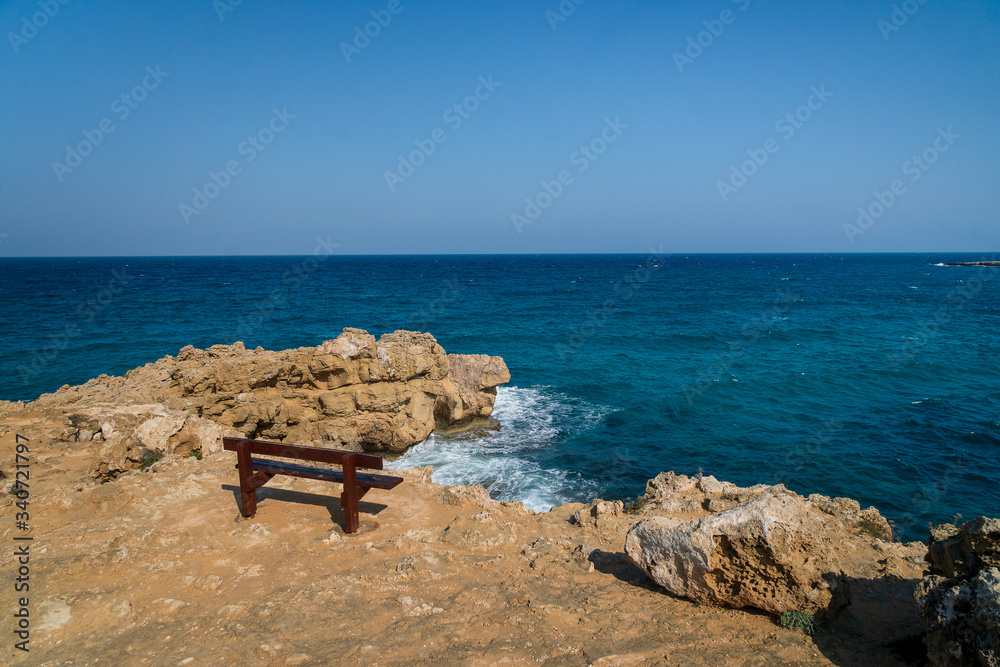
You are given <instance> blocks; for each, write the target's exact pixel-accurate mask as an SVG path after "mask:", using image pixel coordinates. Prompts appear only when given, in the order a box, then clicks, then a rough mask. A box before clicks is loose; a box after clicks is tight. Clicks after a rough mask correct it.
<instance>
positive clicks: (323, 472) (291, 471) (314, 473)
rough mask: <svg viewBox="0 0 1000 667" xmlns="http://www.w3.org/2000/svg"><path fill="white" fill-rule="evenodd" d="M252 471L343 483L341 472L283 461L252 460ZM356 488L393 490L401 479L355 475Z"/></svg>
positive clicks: (367, 474) (366, 474)
mask: <svg viewBox="0 0 1000 667" xmlns="http://www.w3.org/2000/svg"><path fill="white" fill-rule="evenodd" d="M253 469H254V470H259V471H263V472H273V473H276V474H279V475H288V476H290V477H303V478H305V479H318V480H320V481H324V482H338V483H341V484H342V483H343V482H344V473H343V471H341V470H328V469H325V468H313V467H310V466H300V465H296V464H294V463H285V462H284V461H269V460H268V459H253ZM356 479H357V482H358V486H362V487H368V488H372V489H386V490H389V489H394V488H396V487H397V486H399V485H400V484H401V483H402V481H403V478H402V477H390V476H388V475H373V474H370V473H357V475H356Z"/></svg>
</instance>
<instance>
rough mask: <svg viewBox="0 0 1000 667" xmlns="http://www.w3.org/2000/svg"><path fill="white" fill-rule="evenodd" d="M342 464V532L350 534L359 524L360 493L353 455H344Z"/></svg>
mask: <svg viewBox="0 0 1000 667" xmlns="http://www.w3.org/2000/svg"><path fill="white" fill-rule="evenodd" d="M342 465H343V469H344V482H343V483H344V491H343V493H341V494H340V507H341V509H343V510H344V532H345V533H348V534H350V533H356V532H358V528H359V527H360V526H361V521H360V518H359V517H358V501H359V500H360V499H361V494H359V493H358V491H359V489H358V480H357V474H356V469H355V465H354V456H353V455H352V454H347V455H346V456H344V459H343V462H342Z"/></svg>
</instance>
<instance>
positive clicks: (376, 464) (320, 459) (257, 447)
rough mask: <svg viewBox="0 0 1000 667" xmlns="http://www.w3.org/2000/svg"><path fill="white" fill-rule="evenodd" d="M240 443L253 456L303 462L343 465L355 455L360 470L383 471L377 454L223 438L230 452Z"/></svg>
mask: <svg viewBox="0 0 1000 667" xmlns="http://www.w3.org/2000/svg"><path fill="white" fill-rule="evenodd" d="M240 442H246V443H248V445H249V446H248V449H249V451H250V452H251V453H252V454H263V455H264V456H281V457H284V458H290V459H299V460H301V461H315V462H317V463H334V464H341V463H343V459H344V455H346V454H353V455H354V465H355V466H357V467H358V468H368V469H369V470H382V457H381V456H376V455H375V454H359V453H358V452H345V451H343V450H340V449H325V448H323V447H306V446H303V445H286V444H283V443H280V442H267V441H264V440H248V439H245V438H223V439H222V446H223V448H224V449H226V450H228V451H231V452H232V451H236V448H237V445H238V444H239V443H240Z"/></svg>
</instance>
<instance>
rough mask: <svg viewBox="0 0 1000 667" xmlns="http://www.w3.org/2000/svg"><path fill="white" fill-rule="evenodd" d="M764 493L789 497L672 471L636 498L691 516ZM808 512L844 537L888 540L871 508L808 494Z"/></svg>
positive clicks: (649, 507) (652, 507) (778, 488)
mask: <svg viewBox="0 0 1000 667" xmlns="http://www.w3.org/2000/svg"><path fill="white" fill-rule="evenodd" d="M765 494H772V495H773V494H790V495H796V497H801V496H797V494H793V493H792V492H791V491H789V490H788V489H787V488H785V486H784V485H783V484H778V485H775V486H768V485H766V484H757V485H756V486H749V487H741V486H737V485H736V484H733V483H732V482H720V481H719V480H717V479H715V477H712V476H701V475H699V476H697V477H688V476H686V475H676V474H674V473H673V472H661V473H660V474H659V475H657V476H656V477H655V478H653V479H651V480H649V481H648V482H647V483H646V493H645V495H643V496H641V497H640V498H639V504H640V505H641V506H642V507H643V508H645V510H646V511H647V512H648V511H653V512H658V513H663V514H681V515H691V514H700V513H701V512H702V511H708V512H721V511H725V510H728V509H732V508H734V507H736V506H737V505H739V504H741V503H745V502H747V501H749V500H753V499H755V498H759V497H761V496H762V495H765ZM806 501H807V502H808V504H809V506H810V508H811V509H814V510H817V511H819V512H821V513H823V514H825V515H827V516H825V517H823V522H824V523H827V524H830V525H831V526H832V527H833V528H834V529H835V530H837V531H839V532H841V533H842V534H843V535H845V536H854V535H858V534H864V535H867V536H869V537H872V538H877V539H880V540H883V541H886V542H888V541H890V540H891V539H892V528H891V527H890V526H889V522H888V521H886V520H885V518H884V517H883V516H882V515H881V514H880V513H879V511H878V510H877V509H875V508H874V507H869V508H867V509H861V503H859V502H858V501H856V500H853V499H851V498H830V497H828V496H822V495H819V494H812V495H810V496H809V497H808V498H806Z"/></svg>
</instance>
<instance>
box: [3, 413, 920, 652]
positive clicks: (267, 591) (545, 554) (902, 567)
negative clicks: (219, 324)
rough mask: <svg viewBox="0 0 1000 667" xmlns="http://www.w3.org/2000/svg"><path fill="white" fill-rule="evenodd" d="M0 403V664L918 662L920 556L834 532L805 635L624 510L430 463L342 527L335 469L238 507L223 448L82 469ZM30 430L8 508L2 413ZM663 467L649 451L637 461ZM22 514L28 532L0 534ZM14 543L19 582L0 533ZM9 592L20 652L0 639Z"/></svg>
mask: <svg viewBox="0 0 1000 667" xmlns="http://www.w3.org/2000/svg"><path fill="white" fill-rule="evenodd" d="M58 426H59V425H58V424H42V423H32V422H23V423H11V421H10V420H7V421H6V422H3V421H0V434H2V435H0V471H2V472H3V473H4V474H5V476H6V477H5V478H4V479H2V480H0V483H2V485H3V492H4V493H3V495H0V534H2V539H3V545H4V546H3V551H2V554H3V557H2V563H3V567H2V571H3V573H4V574H3V576H4V577H5V578H6V581H4V582H0V588H2V590H3V596H2V598H0V602H2V604H3V609H4V610H5V612H4V620H3V622H2V627H0V630H2V632H0V636H2V637H4V645H3V646H2V647H0V662H4V663H9V664H13V665H22V664H23V665H40V666H49V665H51V666H55V665H98V664H101V665H196V666H200V665H421V664H432V663H433V664H455V665H475V666H483V667H485V666H487V665H550V666H555V665H581V666H582V665H602V666H612V665H614V666H621V667H625V666H632V665H678V666H680V665H684V666H687V665H713V666H732V667H736V666H751V665H753V666H757V665H760V666H763V665H840V666H847V665H857V666H862V665H863V666H866V667H867V666H875V665H908V664H913V665H920V664H923V660H922V658H921V642H920V639H919V637H917V636H918V635H919V633H920V632H921V626H920V622H919V620H918V619H917V616H916V613H915V608H914V604H913V601H912V598H911V591H912V588H913V586H914V585H915V583H916V581H917V580H918V579H919V577H920V576H921V565H920V564H919V562H918V561H919V559H918V558H914V555H913V548H912V547H911V548H910V550H909V551H907V550H906V549H904V548H903V547H902V545H890V544H886V543H883V542H880V541H877V540H873V539H871V538H867V537H863V536H859V537H857V538H852V539H851V540H850V543H849V544H845V545H843V554H842V560H843V561H844V562H845V563H847V564H848V574H849V575H851V576H852V577H854V581H853V582H852V586H851V589H852V593H853V600H854V602H853V604H852V605H851V606H850V607H848V608H847V609H846V610H845V611H844V612H842V613H841V614H840V615H839V616H838V617H837V618H835V619H834V620H833V621H832V622H831V623H830V624H829V625H828V626H827V627H824V628H822V629H821V630H820V632H819V633H818V634H816V635H815V636H813V637H808V636H806V635H804V634H802V633H800V632H794V631H790V630H786V629H784V628H782V627H780V626H779V625H777V624H776V623H775V621H774V619H773V618H772V617H770V616H768V615H765V614H763V613H757V612H754V611H752V610H731V609H718V608H711V607H707V606H703V605H702V606H699V605H697V604H695V603H692V602H689V601H687V600H683V599H679V598H676V597H673V596H671V595H669V594H667V593H666V592H664V591H663V589H661V588H659V587H658V586H656V585H655V584H654V583H653V582H652V581H651V580H649V579H648V578H647V577H646V576H645V575H644V574H643V573H642V572H641V571H639V570H638V569H637V568H635V567H634V566H633V565H631V564H630V563H629V562H628V561H627V560H626V559H625V556H624V553H623V547H624V542H625V533H626V531H627V530H628V528H629V527H630V526H631V525H633V524H634V523H635V522H636V521H637V517H635V516H630V515H621V516H617V517H609V518H606V519H602V520H599V521H598V522H597V524H596V525H586V526H580V525H575V524H574V523H573V522H572V521H571V517H572V515H573V514H574V512H576V511H577V510H578V509H580V508H581V507H583V506H582V505H578V504H577V505H565V506H562V507H558V508H556V509H554V510H552V511H551V512H546V513H539V514H536V513H532V512H529V511H527V510H525V509H524V508H523V506H521V505H520V504H517V503H497V502H493V501H491V500H489V499H488V496H486V495H485V492H483V491H482V489H477V488H468V487H443V486H440V485H437V484H432V483H430V481H429V477H430V475H429V471H428V470H426V469H413V470H411V471H407V472H405V473H404V476H405V477H406V482H405V483H403V484H401V485H400V486H398V487H397V488H396V489H395V490H393V491H377V490H376V491H371V492H369V494H368V495H367V496H365V498H364V500H363V501H362V504H361V511H362V527H361V531H360V532H359V533H357V534H354V535H351V536H344V534H343V531H342V529H341V526H342V525H343V515H342V513H341V510H340V504H339V500H338V495H339V493H340V487H339V485H335V484H328V483H324V482H316V481H309V480H300V479H293V478H288V477H277V478H275V479H274V480H273V481H272V482H271V483H270V484H269V485H268V486H267V487H265V488H264V489H262V490H261V491H259V492H258V497H259V498H260V502H259V509H258V514H257V516H256V517H255V518H253V519H249V520H248V519H243V518H241V517H240V516H239V509H238V503H237V497H238V487H237V484H238V480H237V475H236V471H235V469H234V464H235V455H233V454H231V453H229V452H223V453H221V454H218V455H215V456H212V457H206V458H205V460H197V459H195V458H176V457H168V458H166V459H163V460H162V461H160V462H158V463H156V464H155V465H153V466H152V467H151V468H149V469H148V470H146V471H134V472H131V473H128V474H126V475H124V476H122V477H120V478H119V479H117V480H116V481H113V482H110V483H107V484H103V485H102V484H98V483H96V482H94V481H93V480H92V479H91V478H89V476H88V474H87V467H88V463H89V461H90V456H91V447H92V446H93V445H92V443H85V442H79V443H77V442H70V443H67V442H53V441H52V440H51V437H52V436H53V434H57V433H58ZM16 433H22V434H23V435H25V436H26V437H28V438H30V439H31V440H30V443H29V449H30V452H29V454H28V456H29V459H30V464H29V465H30V485H31V486H30V490H31V496H30V499H29V509H30V530H28V531H24V530H19V529H18V528H17V525H16V513H17V512H19V511H21V509H19V508H18V507H16V506H15V502H16V500H17V499H16V498H14V497H13V496H11V495H10V494H9V493H8V492H7V491H8V488H9V486H10V483H11V482H12V481H13V479H14V470H13V468H14V461H15V452H14V446H15V435H16ZM658 472H659V471H657V470H651V471H649V476H650V477H653V476H654V475H655V474H656V473H658ZM18 536H20V537H26V536H30V537H32V538H33V539H32V540H31V541H30V542H26V541H23V540H22V541H15V540H14V538H15V537H18ZM24 543H28V544H30V591H29V592H28V593H23V592H22V593H16V592H15V591H14V583H15V581H14V580H15V577H16V576H17V568H18V566H19V564H18V562H17V557H16V556H15V555H14V554H15V548H16V546H18V545H22V544H24ZM25 595H27V596H28V598H29V607H28V608H29V611H30V643H29V647H30V652H29V653H24V652H23V651H19V650H16V649H15V647H14V644H15V642H16V641H18V639H17V638H16V636H15V635H14V634H13V631H14V630H15V629H16V627H15V623H16V620H17V619H15V618H14V617H13V615H12V613H11V611H12V610H16V609H18V607H19V605H18V598H19V597H20V596H25Z"/></svg>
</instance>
